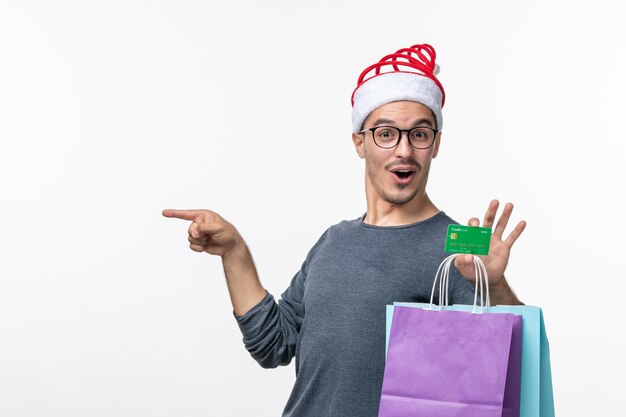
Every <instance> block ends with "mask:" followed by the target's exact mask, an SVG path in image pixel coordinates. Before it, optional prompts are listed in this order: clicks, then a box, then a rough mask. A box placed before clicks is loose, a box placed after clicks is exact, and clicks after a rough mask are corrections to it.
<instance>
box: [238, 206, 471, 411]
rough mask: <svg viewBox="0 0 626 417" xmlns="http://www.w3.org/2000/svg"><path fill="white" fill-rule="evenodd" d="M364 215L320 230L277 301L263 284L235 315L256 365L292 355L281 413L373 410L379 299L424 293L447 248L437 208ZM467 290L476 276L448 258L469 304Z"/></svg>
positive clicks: (456, 297)
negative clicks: (411, 216) (384, 216)
mask: <svg viewBox="0 0 626 417" xmlns="http://www.w3.org/2000/svg"><path fill="white" fill-rule="evenodd" d="M363 217H364V216H363ZM363 217H361V218H359V219H356V220H349V221H348V220H346V221H343V222H341V223H339V224H336V225H334V226H331V227H330V228H329V229H328V230H326V232H324V234H323V235H322V236H321V237H320V239H319V240H318V242H317V243H316V244H315V246H313V248H312V249H311V251H310V252H309V254H308V255H307V257H306V260H305V261H304V263H303V264H302V268H301V269H300V271H298V273H297V274H296V275H295V276H294V277H293V279H292V281H291V284H290V285H289V288H287V290H286V291H285V292H284V293H283V294H282V296H281V299H280V300H279V301H278V302H275V300H274V297H273V296H272V295H271V294H269V293H267V294H266V296H265V298H264V299H263V300H262V301H261V302H259V304H257V305H256V306H255V307H253V308H252V309H251V310H250V311H248V312H247V313H246V314H244V315H243V316H235V318H236V320H237V322H238V324H239V327H240V329H241V333H242V334H243V342H244V344H245V346H246V349H247V350H248V351H249V352H250V354H251V355H252V357H253V358H254V359H255V360H256V361H257V362H258V363H259V364H260V365H261V366H262V367H264V368H275V367H277V366H278V365H287V364H288V363H290V362H291V359H292V358H293V357H294V356H295V358H296V382H295V385H294V387H293V391H292V392H291V396H290V398H289V400H288V402H287V405H286V406H285V410H284V412H283V416H284V417H305V416H311V417H326V416H332V417H335V416H336V417H374V416H377V415H378V406H379V402H380V393H381V388H382V382H383V373H384V368H385V306H386V305H387V304H391V303H393V302H394V301H409V302H428V301H429V299H430V293H431V289H432V285H433V280H434V277H435V273H436V271H437V267H438V266H439V264H440V263H441V261H442V260H443V259H444V258H445V257H446V256H447V255H446V253H444V250H443V248H444V243H445V237H446V232H447V226H448V225H449V224H452V223H456V222H455V221H454V220H452V219H451V218H450V217H448V216H447V215H446V214H445V213H443V212H440V213H438V214H437V215H435V216H433V217H431V218H430V219H427V220H424V221H421V222H418V223H414V224H410V225H405V226H392V227H379V226H372V225H368V224H366V223H364V222H363ZM437 297H438V292H436V293H435V300H437V299H438V298H437ZM473 297H474V290H473V288H472V285H471V284H470V283H469V282H468V281H467V280H465V279H464V278H463V277H462V276H461V275H460V274H459V273H458V272H457V271H456V269H455V268H452V270H451V271H450V302H451V303H452V304H455V303H456V304H471V303H473Z"/></svg>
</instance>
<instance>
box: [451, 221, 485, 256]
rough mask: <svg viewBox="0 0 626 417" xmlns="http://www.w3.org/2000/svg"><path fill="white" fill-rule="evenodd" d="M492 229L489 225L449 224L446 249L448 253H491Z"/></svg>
mask: <svg viewBox="0 0 626 417" xmlns="http://www.w3.org/2000/svg"><path fill="white" fill-rule="evenodd" d="M490 241H491V229H490V228H488V227H472V226H461V225H460V224H451V225H449V226H448V234H447V236H446V249H445V251H446V252H448V253H471V254H474V255H487V254H489V242H490Z"/></svg>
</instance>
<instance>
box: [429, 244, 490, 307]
mask: <svg viewBox="0 0 626 417" xmlns="http://www.w3.org/2000/svg"><path fill="white" fill-rule="evenodd" d="M459 255H465V254H460V253H455V254H452V255H450V256H448V257H447V258H446V259H444V260H443V262H441V264H440V265H439V268H437V273H436V274H435V281H434V282H433V289H432V291H431V293H430V309H431V310H432V309H433V306H434V304H433V300H434V298H435V288H436V287H437V281H439V306H438V307H439V309H441V308H442V307H448V305H449V294H448V293H449V282H450V265H451V264H452V262H453V261H454V258H456V257H457V256H459ZM473 260H474V266H475V268H474V271H475V274H476V275H475V276H476V283H475V284H474V307H473V308H472V313H476V307H477V301H478V290H479V289H480V313H482V312H483V307H486V308H489V307H491V299H490V297H489V277H488V276H487V268H486V267H485V264H484V263H483V261H482V259H480V258H479V257H478V256H476V255H473ZM483 281H484V287H485V297H484V300H485V302H484V303H483Z"/></svg>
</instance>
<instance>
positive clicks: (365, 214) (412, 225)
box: [358, 211, 446, 230]
mask: <svg viewBox="0 0 626 417" xmlns="http://www.w3.org/2000/svg"><path fill="white" fill-rule="evenodd" d="M445 215H446V213H444V212H443V211H439V212H438V213H437V214H435V215H434V216H431V217H429V218H427V219H424V220H420V221H418V222H415V223H409V224H400V225H397V226H377V225H374V224H368V223H365V216H367V212H365V213H364V214H363V215H362V216H361V217H360V218H359V219H358V221H359V224H360V225H361V226H363V227H367V228H368V229H383V230H392V229H407V228H410V227H415V226H419V225H422V224H424V223H427V222H431V221H433V220H436V219H437V218H439V217H440V216H445Z"/></svg>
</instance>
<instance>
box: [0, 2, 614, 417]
mask: <svg viewBox="0 0 626 417" xmlns="http://www.w3.org/2000/svg"><path fill="white" fill-rule="evenodd" d="M613 4H619V3H618V2H608V1H605V2H598V1H596V2H591V1H585V2H582V1H578V2H573V1H563V2H554V1H553V2H546V1H536V0H532V1H530V0H526V1H523V2H515V3H513V2H506V4H505V2H500V1H472V2H468V1H440V2H433V1H428V2H426V1H415V0H412V1H392V2H388V3H386V4H385V3H384V2H380V1H376V2H373V1H369V0H368V1H363V0H362V1H358V2H357V1H354V2H345V3H341V2H333V3H331V2H321V1H316V2H308V3H307V4H303V3H301V2H287V1H282V2H276V1H269V2H268V1H264V2H253V1H231V2H228V3H226V2H220V3H217V2H210V1H176V2H174V1H171V2H167V1H89V2H85V1H56V2H45V1H41V2H34V1H17V0H16V1H7V0H0V185H1V187H0V196H1V198H2V200H1V204H0V416H3V417H5V416H6V417H14V416H15V417H17V416H68V417H69V416H207V415H228V416H231V415H232V416H242V415H253V414H254V415H259V416H277V415H279V414H280V412H281V411H282V408H283V406H284V404H285V402H286V400H287V397H288V395H289V392H290V390H291V386H292V384H293V381H294V368H293V364H292V365H290V366H289V367H286V368H282V369H277V370H264V369H261V368H260V367H259V366H258V365H257V364H256V363H255V362H254V361H253V360H252V359H251V358H250V357H249V355H248V353H247V352H246V351H245V349H244V347H243V344H242V342H241V335H240V333H239V330H238V328H237V326H236V323H235V320H234V319H233V317H232V309H231V306H230V302H229V299H228V296H227V291H226V287H225V283H224V278H223V273H222V270H221V262H220V261H219V259H218V258H212V257H211V256H209V255H207V254H197V253H195V252H192V251H191V250H189V248H188V243H187V226H188V225H187V223H186V222H184V221H181V220H175V219H166V218H164V217H162V216H161V210H162V209H164V208H210V209H213V210H216V211H218V212H219V213H221V214H222V215H223V216H224V217H226V218H227V219H228V220H230V221H231V222H233V223H234V224H235V225H236V226H237V227H238V229H239V230H240V232H241V233H242V234H243V236H244V237H245V238H246V240H247V242H248V244H249V246H250V247H251V249H252V251H253V254H254V256H255V260H256V262H257V266H258V269H259V272H260V275H261V279H262V281H263V283H264V285H265V286H266V287H267V288H268V289H269V291H270V292H272V293H274V294H275V295H277V296H278V295H279V294H280V293H281V292H282V291H283V290H284V289H285V288H286V287H287V285H288V283H289V281H290V279H291V277H292V275H293V274H294V273H295V272H296V270H297V269H298V268H299V266H300V264H301V262H302V261H303V260H304V257H305V255H306V253H307V251H308V250H309V249H310V247H311V246H312V245H313V244H314V242H315V241H316V240H317V238H318V237H319V235H320V234H321V233H322V232H323V231H324V230H325V229H326V228H327V227H328V226H330V225H331V224H334V223H337V222H339V221H340V220H343V219H346V218H356V217H358V216H359V215H361V214H362V213H363V212H364V211H365V197H364V192H363V163H362V161H361V160H360V159H358V157H357V156H356V153H355V152H354V149H353V146H352V143H351V140H350V132H351V124H350V101H349V100H350V94H351V92H352V89H353V88H354V86H355V82H356V78H357V76H358V75H359V73H360V71H361V70H362V69H363V68H365V67H366V66H367V65H369V64H371V63H373V62H375V61H377V60H378V59H379V58H380V57H382V56H383V55H385V54H387V53H390V52H393V51H395V50H396V49H399V48H401V47H406V46H409V45H411V44H414V43H422V42H427V43H431V44H432V45H434V46H435V48H436V49H437V51H438V62H439V64H440V65H441V68H442V71H441V74H440V79H441V80H442V82H443V84H444V86H445V88H446V91H447V101H446V106H445V108H444V119H445V122H444V134H443V142H442V146H441V149H440V154H439V157H438V158H437V159H436V160H435V161H434V163H433V167H432V171H431V176H430V178H431V179H430V183H429V193H430V195H431V197H432V199H433V200H434V201H435V203H436V204H437V205H438V207H439V208H441V209H443V210H444V211H446V212H447V213H448V214H449V215H451V216H452V217H453V218H455V219H457V220H459V221H461V222H465V221H466V220H467V219H468V218H469V217H472V216H478V217H481V218H482V215H483V214H484V211H485V209H486V207H487V205H488V203H489V201H490V199H492V198H498V199H500V200H501V201H502V202H506V201H512V202H514V203H515V204H516V208H515V211H514V216H513V217H514V218H513V221H515V222H517V221H519V220H520V219H524V220H526V221H527V222H528V227H527V230H526V231H525V232H524V234H523V236H522V238H520V240H519V241H518V243H517V244H516V245H515V247H514V250H513V253H512V258H511V262H510V264H509V269H508V272H507V275H508V276H509V280H510V282H511V285H512V286H513V288H514V289H515V291H516V292H517V293H518V295H519V296H520V298H522V299H523V300H524V301H525V302H526V303H528V304H533V305H538V306H541V307H543V309H544V314H545V318H546V325H547V330H548V335H549V338H550V343H551V351H552V366H553V368H552V371H553V378H554V392H555V399H556V409H557V413H558V415H560V416H590V415H593V416H615V415H618V414H620V413H621V412H622V411H623V395H624V392H625V388H626V387H625V384H624V374H625V372H626V370H625V369H624V368H625V367H624V360H623V357H624V352H625V351H626V342H625V341H624V336H623V329H624V320H623V311H624V305H623V303H624V302H623V300H624V294H625V293H626V286H625V284H624V273H623V269H622V263H621V262H619V261H620V260H621V257H622V256H623V249H622V248H623V241H624V236H626V228H625V227H624V220H623V218H622V217H623V215H624V212H625V210H624V209H625V205H624V198H623V194H624V192H623V189H624V185H623V183H624V178H626V176H625V169H624V166H625V162H624V157H625V156H626V152H625V150H626V145H625V144H624V134H623V131H624V123H625V117H624V114H625V106H624V104H623V102H624V97H625V96H626V82H625V81H624V74H626V52H625V48H624V43H623V40H624V39H625V38H626V33H625V31H624V29H622V26H623V18H622V16H623V13H622V12H620V11H619V9H618V8H617V6H613Z"/></svg>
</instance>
